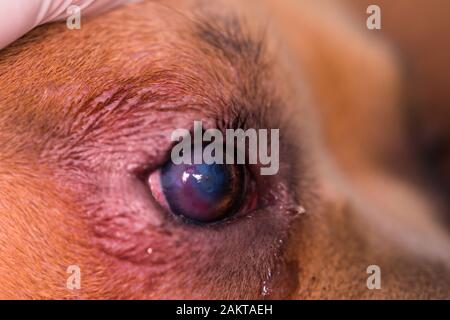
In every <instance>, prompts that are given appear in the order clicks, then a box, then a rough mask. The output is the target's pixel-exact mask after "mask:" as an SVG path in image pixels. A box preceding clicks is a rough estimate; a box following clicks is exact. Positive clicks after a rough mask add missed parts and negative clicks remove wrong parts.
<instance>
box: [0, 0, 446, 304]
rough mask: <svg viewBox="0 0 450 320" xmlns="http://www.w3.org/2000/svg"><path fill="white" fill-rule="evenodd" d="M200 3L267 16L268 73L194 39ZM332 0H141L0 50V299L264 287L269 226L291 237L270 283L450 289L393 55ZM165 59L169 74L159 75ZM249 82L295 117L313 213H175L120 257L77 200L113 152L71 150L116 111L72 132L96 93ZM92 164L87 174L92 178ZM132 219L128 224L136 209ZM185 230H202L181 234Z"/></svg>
mask: <svg viewBox="0 0 450 320" xmlns="http://www.w3.org/2000/svg"><path fill="white" fill-rule="evenodd" d="M167 6H169V7H170V6H172V7H176V8H177V9H176V11H175V10H173V9H170V8H168V7H167ZM199 8H202V10H205V12H207V13H208V14H211V13H215V12H237V13H238V16H240V17H242V18H244V19H246V20H247V21H248V24H247V25H246V28H248V29H249V30H248V31H249V33H250V34H252V35H254V34H257V33H258V30H260V29H261V26H264V25H268V27H267V34H266V38H267V41H268V48H267V57H268V59H267V60H268V61H271V62H270V64H271V66H272V67H271V68H270V71H268V73H267V74H266V72H262V71H260V70H253V69H252V68H251V66H250V64H249V63H246V61H247V60H246V57H237V58H236V59H234V60H232V61H234V62H235V64H233V65H232V66H231V67H230V66H229V65H228V64H227V63H225V62H224V61H227V60H226V59H225V58H224V57H221V56H220V54H221V53H218V52H216V51H214V50H213V49H211V48H209V47H203V44H202V43H200V42H197V40H196V39H195V38H194V37H192V38H191V36H190V35H189V33H188V32H187V30H188V28H189V23H188V21H190V20H191V19H196V18H197V13H198V12H197V11H199ZM224 8H227V9H224ZM344 8H345V7H344V6H343V5H341V4H337V3H336V2H334V1H290V0H286V1H282V2H281V3H280V1H275V0H265V1H256V0H255V1H245V2H242V1H226V2H224V3H222V2H214V3H213V4H210V5H206V4H205V3H203V4H201V3H199V2H197V1H175V0H171V1H160V2H159V3H153V2H150V1H147V2H145V3H142V4H136V5H131V6H129V7H124V8H122V9H119V10H116V11H114V12H111V13H108V14H105V15H104V16H101V17H97V18H88V19H85V20H83V22H82V23H83V24H82V29H81V30H79V31H78V30H75V31H71V30H67V29H66V28H65V25H64V24H53V25H50V26H44V27H41V28H38V29H36V30H34V31H32V32H31V33H30V34H29V35H27V36H25V37H24V38H22V39H20V40H18V41H16V43H14V44H13V45H11V46H10V47H8V48H6V49H4V50H2V51H1V52H0V99H1V100H0V217H1V219H0V258H1V263H0V298H13V299H16V298H18V299H23V298H97V299H98V298H100V299H109V298H125V299H130V298H262V297H263V296H262V295H261V292H260V287H261V282H260V281H259V280H260V279H264V275H263V274H264V273H265V272H266V270H264V269H266V268H271V267H273V266H274V265H277V263H278V262H277V260H276V259H274V260H272V257H269V258H267V259H262V258H260V256H261V257H264V252H266V253H267V252H271V251H270V250H272V244H271V242H270V241H271V238H270V237H271V235H270V232H273V231H274V230H279V232H280V234H283V237H284V236H285V238H283V239H286V240H287V242H288V243H287V244H286V246H285V247H283V249H282V252H281V254H282V256H283V259H284V260H286V263H284V262H283V266H282V267H280V270H282V271H281V272H280V274H277V275H276V277H275V278H276V279H275V280H274V282H273V283H272V284H271V285H272V287H271V288H272V289H271V290H273V291H274V292H273V295H272V297H273V298H293V299H302V298H369V299H371V298H449V297H450V250H449V248H450V237H449V233H448V229H446V227H445V225H443V224H442V223H441V222H440V220H439V212H440V211H442V207H440V206H438V205H437V204H436V202H435V201H434V200H435V198H434V196H433V194H432V192H430V191H429V189H428V188H427V184H426V183H423V181H424V179H423V178H422V177H423V176H422V175H423V171H422V170H421V169H420V166H421V164H420V163H419V161H418V160H417V159H416V156H415V153H414V150H413V147H411V145H410V144H409V141H408V132H407V128H406V120H405V117H404V113H403V109H402V108H403V106H404V101H403V88H404V84H405V82H407V79H404V78H403V77H402V71H401V70H402V69H401V64H400V62H399V61H400V59H401V57H399V56H396V54H395V53H394V52H393V51H392V49H391V48H390V47H389V46H388V45H387V44H386V43H385V42H384V41H383V40H382V38H381V37H379V35H374V34H371V33H369V32H367V31H366V30H364V28H361V26H360V25H358V22H357V21H358V19H355V20H352V19H350V13H349V11H346V9H344ZM177 11H178V12H177ZM200 11H201V10H200ZM357 12H359V11H357ZM202 14H203V13H202ZM208 14H206V16H207V15H208ZM364 14H365V13H364V12H363V15H364ZM180 35H183V36H180ZM223 54H226V53H223ZM247 58H248V57H247ZM181 66H183V68H182V67H181ZM272 69H273V70H272ZM162 70H163V71H167V70H169V71H170V72H172V73H171V75H172V74H174V75H175V76H174V77H175V78H174V79H172V78H170V77H169V78H164V82H163V83H160V82H158V79H159V78H158V79H156V78H155V74H157V71H158V72H161V71H162ZM217 70H219V71H217ZM236 74H238V75H239V76H236ZM155 79H156V80H155ZM236 79H237V80H236ZM172 80H173V81H172ZM254 81H256V82H257V83H258V85H260V86H261V87H263V88H264V89H266V87H267V88H269V89H273V90H271V91H267V92H271V93H272V92H273V94H274V95H279V96H280V97H281V101H283V103H282V104H280V105H278V108H283V110H272V109H269V111H268V112H269V113H270V112H273V114H274V115H275V114H283V115H285V117H287V118H289V119H290V121H291V122H293V123H294V124H293V126H292V128H297V129H298V131H296V135H297V136H298V139H293V141H292V142H291V145H292V146H294V148H296V150H297V149H298V150H301V151H300V152H292V153H289V161H292V162H298V163H303V162H307V165H306V166H305V168H306V169H305V170H307V171H308V172H307V174H306V175H305V176H308V178H305V181H300V182H299V183H298V186H299V188H298V190H289V191H290V193H291V194H292V195H298V197H299V198H300V199H301V200H302V201H303V202H302V203H301V204H302V205H303V206H305V207H306V209H307V213H306V214H305V215H303V216H301V217H300V219H299V220H298V221H296V222H295V224H292V225H291V226H289V230H285V221H284V220H280V221H279V224H276V225H274V228H273V229H268V230H265V229H264V227H263V226H264V225H266V226H267V225H270V223H273V221H274V220H277V219H278V218H277V217H276V215H275V213H273V216H269V217H266V218H261V219H262V220H261V221H260V222H261V224H257V223H258V222H256V220H254V221H253V222H254V224H252V223H251V222H248V223H242V224H241V225H240V226H239V228H242V229H233V226H232V225H230V226H228V227H227V228H228V229H226V230H225V232H229V233H228V234H225V235H220V234H218V233H214V231H208V232H209V233H207V232H206V231H205V233H204V234H203V233H202V232H203V231H199V230H198V229H187V230H185V229H184V227H183V226H181V227H180V226H176V227H174V234H175V235H172V236H171V238H169V241H167V242H168V243H161V244H160V246H161V247H163V248H165V251H164V252H162V253H158V252H157V248H156V253H157V254H160V256H157V258H158V259H157V258H155V261H153V260H152V261H147V260H145V259H147V258H142V259H141V256H140V255H139V252H141V251H142V250H141V249H142V248H144V247H142V248H141V247H140V246H139V245H137V246H133V247H130V248H129V250H128V251H127V250H125V251H126V252H125V253H124V252H122V251H121V252H120V254H121V256H120V257H119V258H118V257H117V256H115V255H114V254H111V251H114V250H115V248H109V247H108V248H105V247H104V246H103V243H102V242H101V241H99V239H97V238H96V236H95V232H94V231H93V230H95V229H96V228H97V227H98V225H96V223H97V222H99V221H100V222H101V223H105V221H109V220H101V218H100V217H97V216H95V212H96V210H97V209H98V208H97V207H94V208H95V210H94V209H93V210H92V211H93V212H92V213H91V212H87V210H85V208H86V207H89V206H88V205H86V206H84V205H85V204H84V203H83V201H82V200H80V199H83V198H86V199H87V198H89V193H90V192H91V189H89V187H92V186H91V185H89V184H88V183H84V182H83V183H80V181H84V180H83V179H85V178H86V177H88V178H89V177H90V176H89V175H88V174H87V173H86V172H84V170H86V171H89V170H90V169H92V168H94V167H97V166H100V167H102V166H105V167H106V166H110V165H111V166H112V165H113V164H112V163H110V162H108V161H103V162H100V163H92V164H91V163H88V162H87V161H86V163H84V162H83V160H80V161H81V162H83V163H81V164H80V163H78V162H77V160H73V159H76V158H71V156H69V154H70V155H73V154H78V155H83V154H84V153H83V152H85V151H86V150H87V151H90V150H95V148H96V147H98V146H99V145H101V143H102V142H104V143H111V141H110V140H107V139H106V138H103V136H102V134H104V133H105V132H113V131H114V130H116V128H115V125H117V126H118V125H120V124H121V122H120V121H119V120H118V121H117V122H116V123H110V122H107V121H105V122H101V121H100V122H99V123H100V124H101V125H100V129H98V132H100V133H99V136H94V135H92V136H90V133H89V131H88V130H87V131H84V130H85V128H87V127H88V125H89V122H88V119H89V114H90V113H91V112H92V113H93V111H92V110H91V109H90V108H92V106H93V104H92V101H93V100H94V99H96V97H98V96H99V95H100V94H102V93H104V92H105V91H106V92H110V91H114V90H116V89H117V87H119V88H120V89H117V91H118V92H119V93H124V94H126V93H129V94H130V96H134V95H136V96H137V95H138V92H139V89H140V88H141V87H151V88H152V90H155V91H156V92H158V93H160V92H164V89H166V88H170V90H169V91H170V92H169V93H167V95H168V96H170V97H172V96H171V95H172V94H173V95H178V96H183V97H184V96H187V97H190V98H192V100H193V101H196V102H198V101H209V100H210V101H219V100H220V99H219V97H220V98H221V99H222V98H223V99H222V100H226V99H227V98H229V97H230V96H232V95H233V94H234V92H235V91H236V90H237V89H236V86H244V87H246V86H248V88H250V89H248V90H246V92H247V93H248V92H249V91H251V88H252V83H253V82H254ZM180 83H181V85H180ZM236 83H237V85H236ZM123 88H128V89H126V90H123ZM269 89H267V90H269ZM127 90H129V91H127ZM122 91H124V92H122ZM114 92H115V91H114ZM152 92H153V91H152ZM265 92H266V91H265ZM148 95H150V94H148ZM161 95H163V94H161ZM254 95H255V97H259V92H256V93H254ZM142 99H143V101H145V102H148V101H149V100H145V99H149V97H148V96H146V97H143V98H142ZM214 99H217V100H214ZM170 102H171V103H172V102H173V101H172V100H170ZM249 104H251V99H250V102H249ZM98 106H101V104H99V105H97V108H98V109H101V108H100V107H98ZM253 107H254V108H258V107H259V105H255V106H253ZM152 108H153V109H158V108H160V109H163V106H156V107H154V106H153V105H152V106H150V107H148V108H147V109H145V110H146V111H145V112H148V113H147V115H148V116H149V117H150V116H151V115H152V114H153V115H154V113H155V112H161V110H159V109H158V110H157V111H152V110H153V109H152ZM250 109H251V107H250ZM99 111H100V110H97V112H99ZM177 112H178V113H174V114H169V116H170V117H169V116H167V117H166V116H164V115H163V113H162V112H161V115H162V116H161V117H163V118H162V119H161V123H164V121H167V118H170V119H172V120H173V121H174V123H176V124H177V125H178V124H184V123H188V122H189V121H187V120H190V119H191V118H192V117H193V115H196V116H202V117H205V118H208V117H209V115H210V114H211V112H213V111H211V110H207V108H206V109H205V108H199V109H196V108H194V107H193V108H192V110H181V111H177ZM215 112H217V111H215ZM251 112H254V113H258V109H256V110H251ZM130 113H132V112H130ZM150 125H151V123H150ZM153 125H156V124H153ZM174 125H175V124H174ZM175 126H176V125H175ZM169 129H170V128H163V129H161V130H169ZM172 129H173V128H172ZM96 130H97V129H96ZM102 139H104V140H102ZM119 140H120V139H119ZM116 142H117V141H116ZM77 152H79V153H77ZM114 159H116V158H114ZM305 159H306V160H305ZM117 160H118V162H120V161H119V160H120V158H117ZM91 165H92V168H91V167H90V166H91ZM399 167H401V170H399ZM74 168H75V169H74ZM85 175H86V176H85ZM309 176H311V178H309ZM104 178H105V177H103V176H99V177H98V180H95V181H91V180H89V179H87V180H88V181H89V183H92V184H93V185H95V184H96V183H101V181H102V180H101V179H104ZM296 178H298V179H303V176H299V177H296ZM105 179H106V178H105ZM309 182H311V183H310V184H309ZM309 189H314V190H311V191H310V190H309ZM93 190H95V187H94V189H93ZM105 192H107V191H105ZM309 193H311V195H309ZM305 194H306V195H305ZM106 195H107V193H106ZM125 196H128V195H124V197H125ZM95 201H96V200H95ZM117 201H119V200H117ZM89 208H91V207H89ZM94 211H95V212H94ZM112 211H114V209H113V210H112ZM88 213H89V214H88ZM93 217H95V219H98V220H95V219H94V218H93ZM129 219H130V220H129V221H128V222H127V223H129V224H133V225H136V228H138V225H139V223H140V222H141V220H139V219H140V217H133V218H129ZM133 219H135V220H133ZM264 219H266V220H264ZM93 220H95V221H93ZM96 221H97V222H96ZM111 221H113V220H111ZM258 221H259V220H258ZM106 223H107V222H106ZM158 223H159V220H158V219H156V218H155V220H154V221H150V222H148V224H149V225H152V226H153V227H154V226H157V225H158ZM256 227H258V228H261V229H260V230H261V231H260V232H259V231H257V230H255V228H256ZM155 228H157V227H155ZM237 230H240V231H242V232H243V233H246V234H248V235H252V236H254V237H255V240H253V239H247V238H241V235H240V233H241V232H238V231H237ZM119 231H120V229H119ZM266 231H267V232H266ZM133 232H134V231H133ZM147 232H148V231H147V230H141V229H139V230H138V231H136V232H135V233H133V234H132V235H130V237H132V236H134V235H140V236H141V235H143V236H142V237H143V238H142V239H143V241H142V242H144V240H145V239H147V238H146V237H147V236H148V237H149V239H151V240H152V241H153V242H152V243H157V244H159V242H166V241H163V240H161V239H166V238H164V237H166V236H167V235H165V234H162V233H161V234H156V235H154V234H153V235H148V234H147ZM191 232H195V233H201V235H198V237H199V238H195V239H196V240H197V241H195V242H193V243H192V244H191V243H186V241H185V239H189V235H190V233H191ZM284 232H285V233H286V235H285V234H284ZM138 239H141V238H139V237H138ZM220 239H223V241H219V240H220ZM216 240H217V243H219V244H220V246H218V247H214V246H213V245H214V244H215V241H216ZM145 241H146V240H145ZM172 241H173V243H172ZM246 241H248V242H246ZM255 242H256V245H255V252H261V254H260V255H256V254H255V256H253V255H250V257H251V258H252V259H254V260H252V259H246V256H245V254H246V253H247V251H246V247H245V248H244V247H241V246H244V244H246V243H248V244H249V246H250V245H254V244H255ZM144 244H145V243H142V246H144ZM164 246H168V247H164ZM233 246H234V247H233ZM127 248H128V247H127ZM280 250H281V249H280ZM135 251H136V252H138V254H136V255H134V253H135ZM114 252H115V251H114ZM237 253H240V254H241V256H240V255H239V254H237ZM278 253H279V252H278ZM122 255H123V256H126V258H123V256H122ZM258 259H262V260H258ZM141 260H145V261H144V262H143V261H141ZM161 261H163V263H161ZM71 264H78V265H79V266H80V267H81V270H82V289H81V290H74V291H71V290H68V289H66V287H65V285H66V279H67V276H68V274H67V273H66V268H67V266H68V265H71ZM372 264H375V265H379V266H380V267H381V270H382V289H381V290H368V289H367V287H366V279H367V277H368V274H367V273H366V268H367V266H369V265H372ZM281 273H283V274H281ZM277 292H278V293H277ZM269 297H271V296H269Z"/></svg>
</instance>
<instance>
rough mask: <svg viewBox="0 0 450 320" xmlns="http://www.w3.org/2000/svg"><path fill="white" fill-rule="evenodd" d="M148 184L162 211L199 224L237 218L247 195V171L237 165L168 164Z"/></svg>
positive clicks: (152, 175)
mask: <svg viewBox="0 0 450 320" xmlns="http://www.w3.org/2000/svg"><path fill="white" fill-rule="evenodd" d="M148 184H149V186H150V190H151V192H152V195H153V197H154V198H155V200H156V201H157V202H158V203H159V204H160V205H161V206H162V207H163V208H165V209H166V210H167V211H169V212H171V213H173V214H175V215H177V216H182V217H184V218H187V219H188V220H191V221H193V222H200V223H209V222H216V221H219V220H223V219H225V218H227V217H231V216H233V215H235V214H236V213H237V212H238V211H239V209H240V208H241V207H242V205H243V203H244V200H245V199H246V194H247V191H248V188H247V173H246V168H245V166H243V165H235V164H219V163H213V164H206V163H201V164H194V163H192V164H184V163H181V164H174V163H173V162H172V161H171V160H169V161H168V162H166V163H165V164H164V165H163V167H162V168H161V169H159V170H157V171H156V172H154V173H152V174H151V175H150V176H149V179H148Z"/></svg>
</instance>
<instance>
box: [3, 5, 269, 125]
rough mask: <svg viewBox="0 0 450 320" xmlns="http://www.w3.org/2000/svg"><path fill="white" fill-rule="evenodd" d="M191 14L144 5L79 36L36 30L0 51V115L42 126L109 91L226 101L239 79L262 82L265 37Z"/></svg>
mask: <svg viewBox="0 0 450 320" xmlns="http://www.w3.org/2000/svg"><path fill="white" fill-rule="evenodd" d="M189 10H190V9H189V8H186V11H185V12H183V13H180V12H179V11H177V10H174V9H171V8H168V7H166V6H162V5H160V4H155V3H152V2H147V3H140V4H136V5H132V6H128V7H124V8H121V9H119V10H116V11H113V12H110V13H107V14H105V15H102V16H100V17H95V18H90V17H87V18H86V19H82V22H81V29H79V30H76V29H75V30H70V29H68V28H67V26H66V24H65V23H64V22H61V23H54V24H51V25H47V26H43V27H40V28H38V29H36V30H33V31H32V32H30V33H29V34H28V35H26V36H25V37H23V38H22V39H19V40H18V41H16V42H15V43H14V44H12V45H11V46H9V47H8V48H6V49H4V50H3V51H2V52H0V84H1V85H0V87H1V89H0V90H1V96H2V101H1V104H0V109H1V110H2V113H3V114H6V113H8V112H9V111H8V110H13V109H14V111H13V112H15V113H16V114H19V113H20V114H30V117H29V118H33V119H36V118H40V119H42V123H43V124H44V123H49V120H51V121H50V122H57V121H58V119H61V118H62V117H64V116H65V113H66V112H67V110H68V109H73V107H81V106H85V105H87V104H86V101H89V100H93V99H96V98H98V97H102V96H104V95H105V94H107V93H108V92H112V91H114V90H115V89H114V88H116V89H117V88H119V89H120V88H121V87H122V88H121V89H123V90H122V91H124V90H126V89H127V88H129V86H133V87H134V88H135V89H136V90H138V89H139V86H142V87H146V86H148V85H149V84H150V83H151V84H155V83H157V84H159V85H160V86H159V87H164V90H166V91H171V92H172V93H173V92H175V91H176V90H179V91H180V96H186V95H188V94H193V93H195V92H197V93H198V94H199V95H201V94H204V93H205V92H207V93H208V94H210V93H211V92H216V93H217V94H226V93H229V92H231V91H232V88H231V87H232V86H234V87H235V86H236V85H235V84H236V82H237V80H239V81H240V82H241V83H242V84H243V85H242V87H245V86H247V85H248V86H253V84H254V83H255V81H259V80H261V79H262V77H261V76H260V75H261V74H262V72H263V71H264V70H265V69H266V68H265V62H264V57H265V50H264V46H263V39H262V38H260V37H257V36H254V33H252V32H251V31H250V30H249V28H247V26H245V27H244V26H242V25H241V24H240V19H238V18H236V17H235V16H234V15H233V14H232V13H231V12H225V13H222V14H221V15H214V19H212V17H211V13H210V12H202V13H200V14H198V13H196V15H195V17H194V15H192V16H190V11H189ZM124 21H126V23H123V22H124ZM213 85H216V87H215V88H212V86H213ZM208 86H211V87H210V88H209V89H207V87H208ZM247 91H251V90H247ZM218 100H224V99H220V98H218ZM12 106H14V108H12ZM33 111H36V112H37V113H38V114H39V115H36V114H35V112H33ZM33 113H34V115H33ZM10 118H11V117H10ZM49 118H50V119H49ZM20 119H22V120H21V121H23V117H20ZM15 125H19V126H20V124H19V123H16V124H15ZM23 126H26V127H30V123H29V122H28V123H23ZM38 126H40V125H38Z"/></svg>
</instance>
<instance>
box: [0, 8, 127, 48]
mask: <svg viewBox="0 0 450 320" xmlns="http://www.w3.org/2000/svg"><path fill="white" fill-rule="evenodd" d="M127 2H133V1H130V0H0V49H2V48H4V47H6V46H7V45H8V44H10V43H12V42H13V41H15V40H16V39H18V38H20V37H21V36H23V35H24V34H25V33H27V32H28V31H30V30H31V29H33V28H35V27H37V26H39V25H41V24H44V23H47V22H53V21H58V20H64V19H66V18H67V17H68V16H69V15H68V14H67V8H68V7H69V6H71V5H77V6H79V7H80V9H81V19H83V16H85V15H91V14H98V13H101V12H104V11H107V10H109V9H112V8H114V7H116V6H119V5H121V4H124V3H127Z"/></svg>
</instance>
